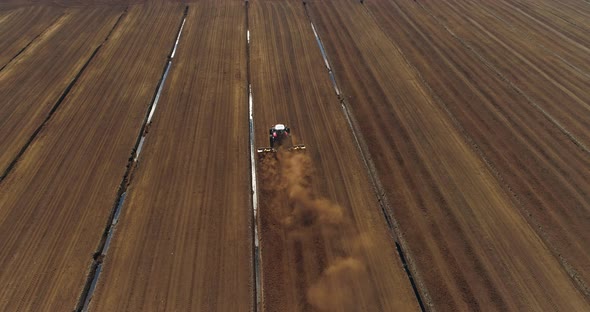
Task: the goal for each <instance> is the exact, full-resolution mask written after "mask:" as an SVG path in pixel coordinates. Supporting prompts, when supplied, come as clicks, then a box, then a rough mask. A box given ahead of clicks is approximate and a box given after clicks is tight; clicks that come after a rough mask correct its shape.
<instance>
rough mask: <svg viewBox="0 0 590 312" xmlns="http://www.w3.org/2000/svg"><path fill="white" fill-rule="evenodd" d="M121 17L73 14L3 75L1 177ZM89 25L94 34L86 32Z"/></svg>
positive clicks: (106, 11)
mask: <svg viewBox="0 0 590 312" xmlns="http://www.w3.org/2000/svg"><path fill="white" fill-rule="evenodd" d="M120 15H121V10H111V9H88V10H75V11H73V12H70V13H68V14H66V15H64V16H63V17H62V18H60V19H59V22H58V23H55V24H54V25H52V27H51V29H50V30H48V31H47V32H46V33H45V34H44V35H43V36H42V37H41V38H39V39H38V40H37V42H35V44H33V45H32V46H30V47H29V48H28V49H27V50H26V52H25V53H24V54H23V55H21V56H22V58H19V59H18V60H16V61H15V62H13V63H11V64H10V65H9V66H8V67H7V68H5V69H4V70H3V71H2V72H0V97H1V98H2V99H3V100H2V102H1V103H0V110H2V112H3V113H2V114H0V150H2V151H3V152H2V153H1V154H0V179H3V178H4V177H5V176H6V174H7V173H8V171H9V169H11V167H12V166H13V165H14V163H15V162H16V161H17V160H18V158H19V156H20V155H21V154H22V153H23V152H24V150H25V149H26V148H27V146H28V145H29V144H30V143H31V141H32V140H33V139H34V137H35V135H36V134H37V133H38V131H39V130H40V129H41V126H42V125H43V123H44V122H45V121H47V119H48V118H49V117H50V116H51V114H52V113H53V112H55V110H56V109H57V108H58V106H59V105H60V104H61V103H62V101H63V99H64V97H65V96H66V95H67V94H68V93H69V91H70V89H71V87H72V85H73V84H74V83H75V82H76V80H77V79H78V78H79V76H80V75H81V74H82V72H83V70H84V69H85V68H86V66H87V65H88V63H89V62H90V60H91V59H92V58H93V57H94V56H95V54H96V52H97V51H98V49H99V47H100V46H101V45H102V43H103V42H104V40H105V38H106V37H107V36H108V34H109V32H110V31H111V30H112V29H113V27H114V25H115V23H116V21H117V19H118V17H119V16H120ZM86 27H90V29H95V31H93V32H92V33H90V34H89V33H87V32H84V31H83V30H82V29H83V28H84V29H85V28H86Z"/></svg>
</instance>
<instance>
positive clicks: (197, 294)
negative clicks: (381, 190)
mask: <svg viewBox="0 0 590 312" xmlns="http://www.w3.org/2000/svg"><path fill="white" fill-rule="evenodd" d="M245 13H246V12H245V9H244V4H243V3H241V2H239V1H217V0H210V1H199V2H198V3H195V4H191V5H189V9H188V15H187V18H186V22H185V25H184V27H183V31H182V34H181V41H180V43H179V46H178V50H177V51H176V53H175V57H174V58H173V60H172V65H171V66H172V67H171V70H170V74H169V77H168V78H167V80H166V84H165V88H164V91H163V94H162V97H161V99H160V101H159V103H158V106H157V110H156V112H155V113H154V116H155V117H154V122H153V124H151V125H150V127H149V132H148V134H147V135H146V142H147V143H146V144H145V146H144V148H143V151H142V153H141V156H140V159H139V162H138V166H137V167H136V171H135V174H134V177H133V179H132V181H131V187H130V190H129V192H128V193H129V195H127V198H126V201H125V204H124V205H123V207H122V209H123V212H122V214H121V218H120V221H119V223H118V224H119V225H118V226H117V229H116V232H115V239H114V241H113V243H112V247H111V250H110V252H109V254H108V256H107V260H106V261H105V264H104V273H103V275H102V276H101V278H100V280H99V287H98V289H97V292H96V294H95V296H94V299H93V304H92V308H91V310H93V311H115V310H119V311H146V310H151V309H155V310H162V311H163V310H169V311H250V310H252V307H253V304H254V295H253V294H254V292H253V287H254V284H253V282H254V280H253V279H254V275H253V271H252V270H253V263H252V261H253V260H252V259H253V258H252V239H253V238H252V234H253V229H252V226H253V224H252V210H251V204H250V203H251V202H250V155H249V146H248V117H247V116H248V102H247V99H248V93H247V84H246V81H247V78H246V30H245V27H246V15H245ZM164 285H167V286H164Z"/></svg>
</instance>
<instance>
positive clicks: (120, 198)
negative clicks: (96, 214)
mask: <svg viewBox="0 0 590 312" xmlns="http://www.w3.org/2000/svg"><path fill="white" fill-rule="evenodd" d="M187 14H188V6H185V9H184V12H183V15H182V22H181V24H180V26H179V28H178V33H177V35H176V41H175V43H174V45H173V46H172V49H171V51H170V54H169V56H168V58H167V60H166V65H165V67H164V70H163V72H162V76H161V78H160V81H159V82H158V85H157V88H156V91H155V93H154V97H153V99H152V102H151V104H150V107H149V113H148V114H146V116H145V119H144V122H143V124H142V127H141V129H140V131H139V134H138V136H137V140H136V142H135V145H134V147H133V149H132V150H131V157H130V158H129V162H128V163H127V170H126V171H125V174H124V175H123V178H122V180H121V183H120V185H119V191H118V192H117V196H116V200H115V203H114V205H113V209H112V210H111V211H112V212H111V214H110V216H109V219H108V222H107V225H106V226H105V229H104V231H103V235H102V237H101V240H100V243H99V245H98V248H97V249H96V252H95V253H94V255H93V257H92V264H91V267H90V272H89V274H88V277H87V279H86V284H85V286H84V289H83V290H82V294H81V295H80V299H79V300H78V304H77V306H76V309H75V311H87V310H88V307H89V305H90V301H91V300H92V295H93V294H94V290H95V288H96V285H97V282H98V279H99V277H100V273H101V272H102V266H103V260H104V257H105V256H106V255H107V252H108V249H109V247H110V244H111V240H112V238H113V235H114V232H115V226H116V225H117V223H118V222H119V216H120V214H121V210H122V208H123V205H124V203H125V198H126V197H127V188H128V186H129V182H130V178H131V175H132V173H133V169H134V168H135V166H136V163H137V162H138V160H139V154H140V153H141V150H142V147H143V144H144V142H145V139H146V135H147V129H148V127H149V125H150V124H151V121H152V118H153V116H154V113H155V110H156V106H157V104H158V101H159V99H160V95H161V93H162V89H163V88H164V84H165V82H166V77H167V76H168V72H169V70H170V66H171V65H172V60H173V58H174V55H175V53H176V48H177V47H178V43H179V41H180V36H181V34H182V29H183V28H184V23H185V22H186V16H187Z"/></svg>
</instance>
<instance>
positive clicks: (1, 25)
mask: <svg viewBox="0 0 590 312" xmlns="http://www.w3.org/2000/svg"><path fill="white" fill-rule="evenodd" d="M64 11H65V10H64V9H60V8H55V7H50V6H42V5H39V6H27V7H21V8H17V9H13V10H8V11H5V12H2V15H4V14H7V16H6V18H2V19H1V21H0V29H2V31H1V32H0V51H2V52H1V53H0V68H4V67H5V66H6V65H7V64H8V63H10V62H11V60H13V59H14V58H15V57H16V56H17V55H19V54H20V53H21V52H22V51H23V50H24V49H25V47H27V46H28V45H30V44H31V42H33V41H34V40H36V38H38V37H39V35H40V34H42V33H43V32H44V31H45V29H47V27H49V26H50V25H52V24H53V23H54V22H55V21H56V20H57V19H58V18H59V17H60V16H61V15H62V14H63V13H64ZM0 18H1V17H0Z"/></svg>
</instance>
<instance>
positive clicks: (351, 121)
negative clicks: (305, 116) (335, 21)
mask: <svg viewBox="0 0 590 312" xmlns="http://www.w3.org/2000/svg"><path fill="white" fill-rule="evenodd" d="M361 4H362V1H361ZM303 6H304V8H305V14H306V15H307V18H308V20H309V22H310V24H311V29H312V31H313V34H314V36H315V39H316V42H317V44H318V47H319V49H320V52H321V54H322V58H323V59H324V63H325V66H326V69H327V71H328V74H329V76H330V80H331V81H332V84H333V87H334V90H335V92H336V95H337V96H338V100H339V102H340V105H341V106H342V111H343V112H344V116H345V117H346V120H347V122H348V126H349V127H350V129H351V131H352V135H353V137H354V139H355V143H356V146H357V149H358V150H359V152H360V153H361V157H362V159H363V162H364V164H365V167H366V168H367V171H368V174H369V177H370V180H371V184H372V185H373V189H374V190H375V195H376V196H377V199H378V201H379V206H380V207H381V212H382V213H383V216H384V217H385V221H386V223H387V226H388V227H389V230H390V233H391V234H393V236H394V237H393V238H394V242H395V247H396V251H397V253H398V256H399V258H400V261H401V263H402V266H403V268H404V271H405V272H406V275H407V276H408V280H409V281H410V284H411V286H412V289H413V291H414V296H415V297H416V300H417V301H418V304H419V305H420V309H421V311H423V312H424V311H426V307H425V306H424V302H423V301H422V297H421V295H420V292H419V290H418V287H417V286H416V283H415V282H414V277H413V275H412V272H411V270H410V267H409V265H408V262H407V261H406V256H405V253H404V251H403V249H402V246H401V244H400V243H399V241H400V235H399V234H398V233H397V231H396V229H397V228H398V226H397V222H396V221H395V220H394V219H393V217H392V216H390V214H389V213H388V212H387V211H388V210H387V209H388V208H387V207H389V201H388V199H387V197H386V195H385V191H384V189H383V186H382V184H381V181H380V179H379V177H378V176H377V173H376V172H377V171H376V169H375V164H374V163H373V160H372V158H371V156H370V153H369V151H368V147H367V145H366V144H365V140H364V138H363V135H362V133H361V132H360V130H359V127H358V123H357V121H356V119H355V118H354V115H353V114H352V112H350V110H349V109H348V105H347V103H346V101H345V100H344V96H342V93H341V92H340V88H339V87H338V84H337V82H336V78H335V75H334V71H333V70H332V67H331V66H330V62H329V59H328V55H327V53H326V50H325V49H324V45H323V43H322V40H321V38H320V36H319V34H318V33H317V31H316V28H315V26H314V24H313V21H312V19H311V15H310V14H309V9H308V7H307V4H306V2H305V1H303Z"/></svg>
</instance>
